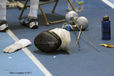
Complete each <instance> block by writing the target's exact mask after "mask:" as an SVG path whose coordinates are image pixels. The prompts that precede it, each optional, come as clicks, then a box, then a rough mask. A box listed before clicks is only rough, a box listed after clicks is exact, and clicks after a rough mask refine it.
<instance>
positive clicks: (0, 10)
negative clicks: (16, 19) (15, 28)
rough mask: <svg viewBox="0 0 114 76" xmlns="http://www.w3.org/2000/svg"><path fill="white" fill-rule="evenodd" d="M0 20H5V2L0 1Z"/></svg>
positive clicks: (3, 0)
mask: <svg viewBox="0 0 114 76" xmlns="http://www.w3.org/2000/svg"><path fill="white" fill-rule="evenodd" d="M0 20H6V0H0Z"/></svg>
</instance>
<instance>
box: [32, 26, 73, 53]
mask: <svg viewBox="0 0 114 76" xmlns="http://www.w3.org/2000/svg"><path fill="white" fill-rule="evenodd" d="M70 42H71V39H70V32H69V31H67V30H65V29H62V28H55V29H51V30H48V31H44V32H41V33H40V34H38V35H37V36H36V37H35V39H34V44H35V46H36V47H37V48H38V49H39V50H41V51H44V52H54V51H57V50H68V49H69V48H70Z"/></svg>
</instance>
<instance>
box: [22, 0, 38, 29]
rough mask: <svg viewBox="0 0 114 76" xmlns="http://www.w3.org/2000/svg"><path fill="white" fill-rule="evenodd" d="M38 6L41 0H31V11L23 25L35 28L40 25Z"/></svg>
mask: <svg viewBox="0 0 114 76" xmlns="http://www.w3.org/2000/svg"><path fill="white" fill-rule="evenodd" d="M38 6H39V0H30V11H29V14H28V17H27V18H26V19H25V20H24V21H23V25H26V26H28V27H29V28H31V29H35V28H37V27H38V20H37V14H38Z"/></svg>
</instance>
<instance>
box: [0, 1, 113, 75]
mask: <svg viewBox="0 0 114 76" xmlns="http://www.w3.org/2000/svg"><path fill="white" fill-rule="evenodd" d="M84 1H85V4H84V11H83V12H81V13H79V16H85V17H87V18H88V20H89V28H88V31H85V32H84V33H85V34H86V35H87V36H88V38H89V39H90V40H91V41H92V42H93V43H94V44H95V46H96V47H97V48H98V49H99V50H100V52H97V51H96V49H95V48H93V47H92V46H91V45H90V44H89V43H88V41H87V40H85V39H84V38H83V36H81V39H80V45H81V49H80V51H78V48H77V49H76V50H75V52H74V53H72V54H67V53H64V52H56V53H43V52H40V51H39V50H38V49H37V48H36V47H35V46H34V43H33V41H34V38H35V36H36V35H37V34H39V33H40V32H42V31H44V30H47V29H50V28H56V27H61V26H62V24H63V23H59V24H53V25H50V26H45V21H44V19H43V17H42V14H41V12H40V10H39V12H38V17H39V18H38V21H39V28H38V29H35V30H33V29H29V28H27V27H25V26H22V25H20V23H19V20H18V16H19V13H20V11H19V10H18V9H8V11H7V20H8V23H9V28H10V30H11V31H12V32H13V33H14V34H15V35H16V36H17V38H18V39H21V38H27V39H29V40H30V41H32V45H31V46H29V47H27V48H28V49H27V50H19V51H17V52H15V53H12V54H6V53H3V49H4V48H5V47H7V46H8V45H10V44H12V43H13V42H14V39H13V38H12V37H11V36H10V35H9V33H7V32H0V74H1V76H114V48H105V47H102V46H99V44H102V43H110V44H114V34H113V33H114V30H113V28H114V9H112V8H111V7H110V6H108V5H107V4H105V3H104V2H102V1H101V0H84ZM108 1H110V2H112V4H113V0H108ZM50 8H52V4H51V5H50V4H49V5H44V6H43V9H44V10H45V11H46V13H47V15H48V17H49V18H52V19H57V18H58V17H59V18H64V16H65V13H66V9H67V1H66V0H60V1H59V4H58V6H57V8H56V12H55V14H54V15H52V14H51V12H50V10H51V9H50ZM28 11H29V10H26V12H25V13H24V16H27V13H28ZM104 14H108V15H109V16H110V21H111V40H110V41H103V40H101V20H102V16H104ZM71 38H72V43H71V49H70V50H69V51H72V48H73V45H74V44H75V43H74V42H75V41H76V40H75V39H76V38H75V35H74V34H73V32H71Z"/></svg>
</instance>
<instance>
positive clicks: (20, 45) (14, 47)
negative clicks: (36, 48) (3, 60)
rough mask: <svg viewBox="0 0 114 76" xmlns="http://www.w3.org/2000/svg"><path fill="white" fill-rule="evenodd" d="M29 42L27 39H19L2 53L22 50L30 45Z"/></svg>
mask: <svg viewBox="0 0 114 76" xmlns="http://www.w3.org/2000/svg"><path fill="white" fill-rule="evenodd" d="M30 44H31V42H30V41H29V40H28V39H20V40H18V41H16V42H15V43H13V44H12V45H10V46H8V47H6V48H5V49H4V50H3V52H4V53H13V52H15V51H17V50H19V49H22V48H24V47H26V46H28V45H30Z"/></svg>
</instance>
